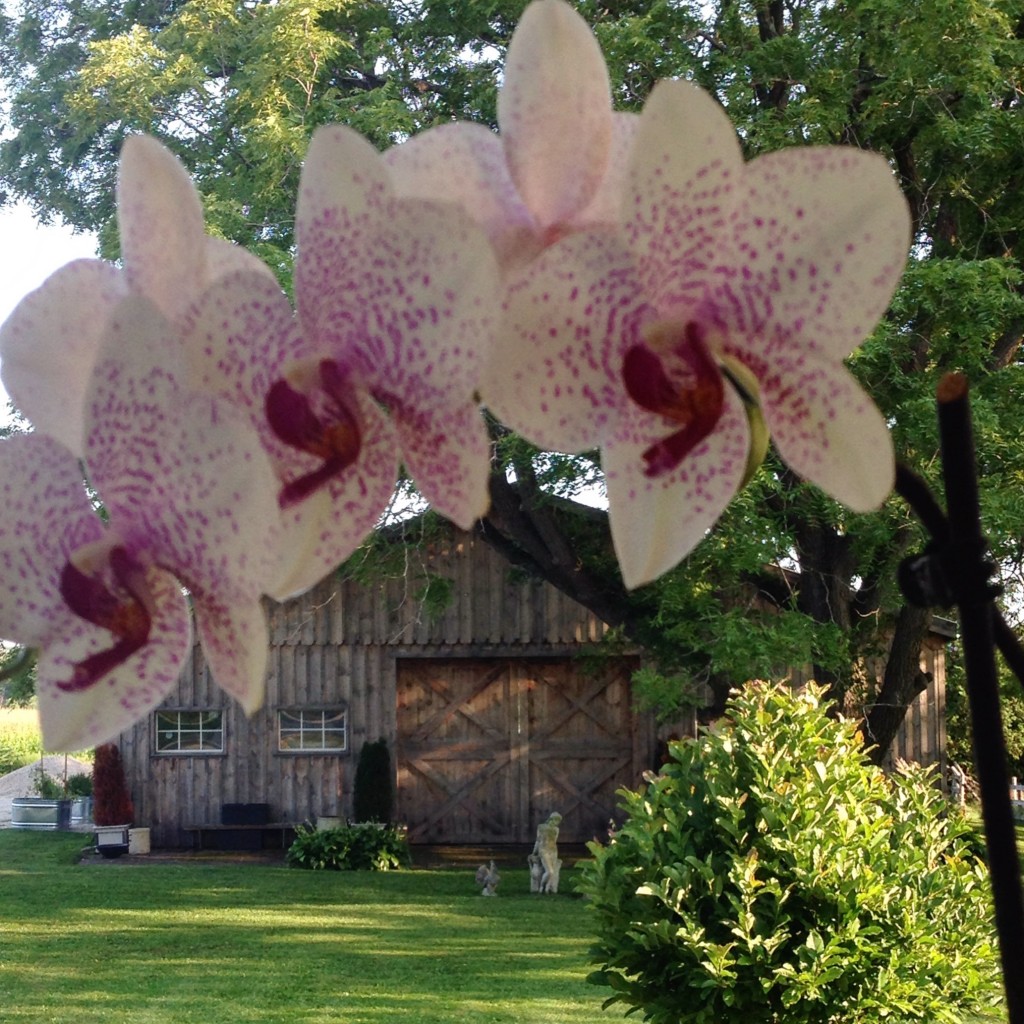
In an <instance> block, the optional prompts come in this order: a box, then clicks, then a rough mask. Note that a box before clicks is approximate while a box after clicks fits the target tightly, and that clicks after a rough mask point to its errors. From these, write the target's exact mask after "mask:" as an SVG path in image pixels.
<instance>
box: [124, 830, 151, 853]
mask: <svg viewBox="0 0 1024 1024" xmlns="http://www.w3.org/2000/svg"><path fill="white" fill-rule="evenodd" d="M149 851H150V843H149V829H148V828H130V829H128V852H129V853H130V854H133V855H134V854H140V853H143V854H144V853H149Z"/></svg>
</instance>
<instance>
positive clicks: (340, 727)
mask: <svg viewBox="0 0 1024 1024" xmlns="http://www.w3.org/2000/svg"><path fill="white" fill-rule="evenodd" d="M278 749H279V750H286V751H291V752H297V751H329V752H331V753H338V752H344V751H345V750H347V749H348V718H347V713H346V712H345V710H344V709H338V708H290V709H288V710H282V711H279V712H278Z"/></svg>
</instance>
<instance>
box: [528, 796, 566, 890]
mask: <svg viewBox="0 0 1024 1024" xmlns="http://www.w3.org/2000/svg"><path fill="white" fill-rule="evenodd" d="M561 821H562V816H561V815H560V814H558V813H557V812H555V813H553V814H551V815H550V816H549V817H548V820H547V821H544V822H541V824H540V825H538V826H537V841H536V842H535V843H534V844H533V853H531V854H530V856H529V857H527V858H526V859H527V862H528V863H529V865H530V892H550V893H555V892H558V876H559V874H560V873H561V870H562V862H561V860H559V858H558V826H559V825H560V824H561Z"/></svg>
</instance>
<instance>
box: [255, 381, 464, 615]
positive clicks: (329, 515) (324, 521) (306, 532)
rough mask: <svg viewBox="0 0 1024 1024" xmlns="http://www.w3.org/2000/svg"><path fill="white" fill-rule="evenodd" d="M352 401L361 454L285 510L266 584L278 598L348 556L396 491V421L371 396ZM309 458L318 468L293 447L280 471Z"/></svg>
mask: <svg viewBox="0 0 1024 1024" xmlns="http://www.w3.org/2000/svg"><path fill="white" fill-rule="evenodd" d="M350 401H352V402H353V404H354V405H355V406H356V409H357V411H358V415H359V419H360V421H361V424H362V444H361V447H360V450H359V456H358V458H357V459H356V461H355V462H354V463H352V464H351V465H350V466H347V467H345V469H343V470H342V471H341V472H340V473H338V474H337V475H336V476H334V477H333V478H332V479H331V480H330V481H328V483H327V484H326V485H325V486H324V487H321V488H320V489H318V490H317V491H315V492H314V493H313V494H311V495H310V496H309V497H308V498H306V499H305V500H304V501H301V502H299V503H298V504H296V505H294V506H292V507H291V508H289V509H286V510H284V511H283V512H282V523H283V534H282V538H281V557H280V560H279V567H278V571H277V573H276V574H275V576H274V579H273V582H272V584H271V585H270V586H269V587H268V588H267V593H268V594H269V595H270V596H271V597H273V598H274V599H275V600H277V601H284V600H287V599H288V598H290V597H294V596H296V595H297V594H301V593H303V592H304V591H306V590H308V589H309V588H310V587H312V586H314V585H315V584H316V583H318V582H319V581H320V580H321V579H323V577H324V576H326V575H327V573H329V572H331V571H332V570H333V569H335V568H337V566H339V565H340V564H341V563H342V562H343V561H344V560H345V559H346V558H348V556H349V555H351V554H352V553H353V552H354V551H355V550H356V548H357V547H359V545H360V544H361V543H362V542H363V541H364V540H365V539H366V537H367V535H368V534H369V533H370V532H371V531H372V530H373V528H374V526H375V525H376V524H377V522H378V521H379V520H380V517H381V514H382V513H383V511H384V509H385V508H386V507H387V504H388V501H389V500H390V499H391V495H392V494H393V493H394V489H395V481H396V480H397V479H398V450H399V446H398V439H397V437H396V436H395V430H394V427H393V426H392V424H391V421H390V420H389V419H388V418H387V416H386V415H385V414H384V413H383V412H382V411H381V409H380V408H379V407H378V406H377V405H376V403H374V402H373V401H372V400H370V399H369V398H368V397H365V396H361V395H359V394H358V393H353V395H352V396H351V399H350ZM479 418H480V417H479V414H478V415H477V419H479ZM307 464H308V465H309V466H310V468H314V466H315V460H313V459H312V458H311V457H310V456H305V455H303V454H302V453H301V452H294V453H293V454H292V456H291V459H290V461H287V462H282V464H281V468H280V471H281V472H282V473H284V474H285V479H290V478H292V476H296V475H299V474H301V473H302V472H305V471H306V470H305V466H306V465H307Z"/></svg>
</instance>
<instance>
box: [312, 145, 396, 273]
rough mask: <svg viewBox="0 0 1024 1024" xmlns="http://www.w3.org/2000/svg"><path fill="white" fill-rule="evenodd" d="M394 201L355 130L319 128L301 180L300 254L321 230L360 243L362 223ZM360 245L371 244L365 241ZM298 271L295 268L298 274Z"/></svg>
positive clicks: (379, 163) (375, 157)
mask: <svg viewBox="0 0 1024 1024" xmlns="http://www.w3.org/2000/svg"><path fill="white" fill-rule="evenodd" d="M393 197H394V188H393V186H392V183H391V177H390V174H389V172H388V170H387V168H386V167H385V165H384V160H383V158H382V157H381V155H380V154H379V153H378V152H377V151H376V150H375V149H374V148H373V146H371V145H370V143H369V142H367V141H366V139H364V138H363V137H362V136H361V135H359V134H358V132H355V131H353V130H352V129H351V128H347V127H345V126H344V125H325V126H324V127H322V128H318V129H317V130H316V132H315V133H314V134H313V138H312V139H311V140H310V143H309V149H308V150H307V151H306V160H305V163H304V164H303V167H302V177H301V180H300V182H299V199H298V205H297V208H296V212H295V238H296V243H297V245H298V250H299V256H300V261H301V259H302V253H303V251H304V250H305V251H306V253H307V257H306V259H307V262H308V259H309V256H308V253H309V251H310V250H311V249H315V245H314V244H313V239H319V238H321V237H322V235H323V233H324V232H325V231H333V232H335V233H337V234H342V235H347V234H348V232H350V231H351V232H354V233H355V238H353V241H359V240H360V236H359V234H358V232H359V230H360V228H361V227H362V225H363V224H365V223H366V219H367V218H368V217H369V218H375V217H386V216H387V204H388V202H389V200H391V199H392V198H393ZM362 241H363V242H364V245H369V244H370V243H369V242H368V241H367V240H365V239H363V240H362ZM297 272H298V269H296V273H297Z"/></svg>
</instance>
